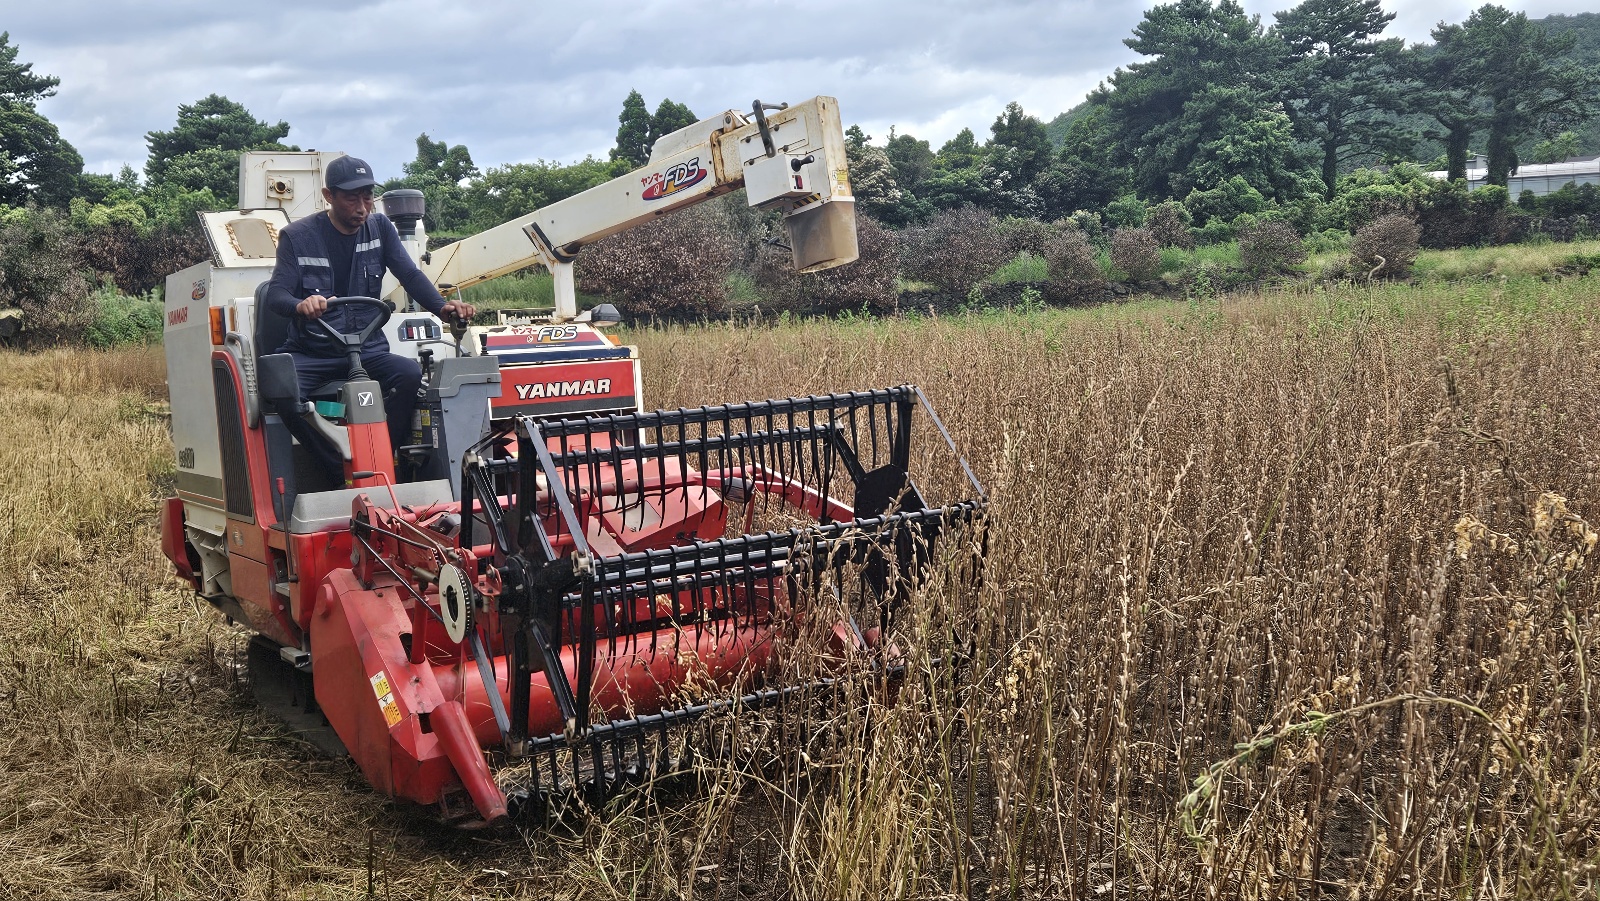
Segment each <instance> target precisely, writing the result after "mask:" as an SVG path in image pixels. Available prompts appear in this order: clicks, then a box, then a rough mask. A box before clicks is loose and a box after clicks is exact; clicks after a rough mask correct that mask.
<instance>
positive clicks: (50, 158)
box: [0, 31, 83, 206]
mask: <svg viewBox="0 0 1600 901" xmlns="http://www.w3.org/2000/svg"><path fill="white" fill-rule="evenodd" d="M18 52H19V48H18V47H17V46H16V45H14V44H12V43H11V34H10V32H3V31H0V204H3V205H7V206H21V205H22V204H25V203H27V202H28V201H30V200H32V201H35V202H38V203H42V204H46V205H51V206H60V205H64V204H66V202H67V201H68V200H70V199H71V198H72V196H73V195H74V194H75V193H76V191H77V188H78V178H79V175H80V173H82V172H83V157H81V156H79V155H78V151H77V150H75V149H73V146H72V145H71V144H69V143H67V141H66V140H65V139H63V138H62V137H61V132H60V131H58V130H57V129H56V127H55V125H54V124H53V123H51V121H50V120H49V119H46V118H45V117H43V116H41V115H39V113H38V112H37V111H36V110H35V104H36V103H37V102H38V101H39V100H41V99H43V98H45V97H50V96H53V95H54V94H55V92H56V87H57V86H58V85H59V84H61V79H59V78H56V77H55V76H53V75H38V74H35V73H34V71H33V64H32V63H19V62H17V54H18Z"/></svg>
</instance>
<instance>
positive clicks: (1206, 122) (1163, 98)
mask: <svg viewBox="0 0 1600 901" xmlns="http://www.w3.org/2000/svg"><path fill="white" fill-rule="evenodd" d="M1123 43H1125V44H1127V45H1128V46H1129V47H1130V48H1132V49H1133V50H1135V51H1137V52H1138V53H1140V54H1141V55H1143V56H1144V57H1146V59H1144V60H1143V61H1140V62H1137V63H1134V64H1132V65H1130V66H1128V67H1127V68H1126V69H1118V70H1117V71H1116V72H1115V73H1113V74H1112V76H1111V78H1110V79H1109V80H1108V82H1107V84H1105V85H1103V86H1102V87H1101V88H1100V89H1099V90H1098V91H1097V92H1096V94H1095V95H1094V97H1093V98H1092V99H1093V100H1094V101H1096V102H1099V103H1103V104H1105V106H1106V108H1107V119H1108V122H1107V124H1108V126H1109V128H1110V130H1111V132H1112V134H1113V136H1114V144H1113V146H1114V149H1115V156H1114V158H1113V162H1114V163H1119V164H1123V165H1127V166H1128V167H1129V168H1130V169H1131V170H1132V176H1133V181H1134V185H1135V187H1136V188H1137V190H1138V192H1139V194H1140V196H1142V197H1146V198H1151V199H1154V198H1164V197H1170V196H1174V195H1178V194H1183V193H1187V192H1188V190H1189V189H1191V188H1194V187H1203V186H1201V185H1198V184H1197V183H1196V182H1195V181H1194V179H1193V177H1192V176H1191V175H1190V174H1189V173H1190V167H1191V166H1192V165H1193V164H1194V163H1195V162H1196V160H1197V159H1200V158H1201V157H1203V156H1204V155H1205V148H1207V147H1208V146H1215V145H1216V144H1217V143H1218V142H1219V141H1223V140H1225V138H1226V137H1227V135H1229V134H1230V133H1231V132H1233V131H1235V130H1236V129H1237V128H1238V127H1239V126H1240V125H1241V124H1243V123H1246V122H1251V121H1254V120H1256V119H1257V118H1258V116H1257V113H1258V111H1261V110H1265V109H1269V108H1270V107H1272V106H1274V105H1275V101H1274V100H1272V99H1271V98H1270V96H1269V91H1268V90H1267V88H1268V87H1269V84H1268V80H1267V78H1266V75H1267V73H1269V72H1271V71H1272V70H1273V67H1274V65H1275V63H1276V61H1277V59H1278V58H1280V55H1281V53H1280V50H1279V47H1280V46H1281V45H1279V44H1277V43H1276V42H1275V41H1274V40H1272V39H1270V38H1269V37H1268V36H1267V35H1266V33H1265V32H1264V30H1263V29H1262V27H1261V21H1260V18H1259V17H1258V16H1249V15H1246V14H1245V12H1244V9H1243V8H1242V7H1241V6H1240V5H1239V4H1238V2H1236V0H1217V2H1215V3H1213V2H1212V0H1176V2H1173V3H1166V4H1162V5H1160V6H1156V7H1153V8H1151V9H1149V10H1146V11H1145V14H1144V19H1143V21H1141V22H1140V23H1139V25H1138V26H1136V27H1135V28H1134V36H1133V37H1132V38H1129V39H1127V40H1126V41H1124V42H1123ZM1258 187H1259V186H1258Z"/></svg>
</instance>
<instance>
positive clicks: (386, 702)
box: [372, 672, 402, 728]
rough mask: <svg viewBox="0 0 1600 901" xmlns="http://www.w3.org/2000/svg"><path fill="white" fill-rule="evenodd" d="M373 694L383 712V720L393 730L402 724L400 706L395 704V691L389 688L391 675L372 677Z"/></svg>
mask: <svg viewBox="0 0 1600 901" xmlns="http://www.w3.org/2000/svg"><path fill="white" fill-rule="evenodd" d="M372 694H373V695H374V696H375V697H377V699H378V709H380V710H382V711H383V720H384V722H386V723H388V724H389V727H390V728H393V727H394V726H395V725H396V724H397V723H399V722H400V720H401V719H402V717H401V716H400V705H399V704H396V703H395V700H394V691H393V690H392V689H390V688H389V675H388V674H387V673H381V672H380V673H378V674H377V675H375V676H373V677H372Z"/></svg>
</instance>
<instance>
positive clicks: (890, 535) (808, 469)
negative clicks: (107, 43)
mask: <svg viewBox="0 0 1600 901" xmlns="http://www.w3.org/2000/svg"><path fill="white" fill-rule="evenodd" d="M338 156H340V154H334V153H316V152H310V153H268V152H253V153H247V154H245V156H244V159H243V160H242V163H241V167H240V168H241V173H240V198H241V206H242V207H244V209H241V210H239V211H228V212H220V213H205V214H202V217H201V218H202V220H203V223H204V226H205V229H206V234H207V235H208V238H209V240H210V242H211V250H212V256H213V259H212V260H211V261H210V262H206V263H201V264H199V265H196V266H194V267H191V268H189V269H187V270H184V271H183V272H180V273H177V274H175V275H173V276H171V277H170V278H168V280H167V290H166V297H167V302H166V317H167V325H166V336H165V337H166V353H167V365H168V377H169V384H170V385H171V387H172V391H171V394H172V411H173V416H172V422H173V438H174V444H175V447H176V452H177V458H178V475H177V480H176V481H177V496H176V497H173V498H169V499H168V500H167V501H166V503H165V506H164V507H163V515H162V523H161V527H162V547H163V550H164V551H165V553H166V555H167V557H168V558H170V559H171V561H172V564H173V566H174V567H175V568H176V569H177V572H178V574H179V576H181V577H182V578H183V579H184V580H186V581H187V582H188V583H189V584H190V585H192V586H193V587H194V590H195V591H196V592H197V593H198V594H199V596H200V597H203V598H204V599H205V600H207V601H208V602H210V603H211V604H213V605H215V606H216V607H217V608H218V609H219V610H221V611H222V612H223V613H225V614H226V615H227V616H228V617H230V618H231V619H233V620H235V621H237V622H240V623H243V624H245V625H247V626H249V627H250V628H251V629H252V630H254V631H255V633H256V636H255V638H254V639H253V640H252V642H251V646H250V655H249V656H250V668H251V682H252V684H253V685H254V686H255V689H256V692H257V695H258V697H260V698H261V700H262V701H263V703H264V705H266V706H268V707H269V708H270V709H273V710H274V711H275V712H277V713H278V714H279V715H280V716H283V717H284V718H285V719H287V720H288V721H289V722H290V723H291V724H292V725H294V726H296V727H298V728H300V729H301V730H302V731H303V733H304V734H305V735H306V736H307V737H308V738H310V739H312V740H314V741H317V742H318V743H319V744H320V745H322V746H323V747H325V748H330V749H332V750H335V751H341V752H342V751H348V753H349V754H351V755H352V756H353V757H354V758H355V760H356V762H357V764H358V765H359V766H360V768H361V771H362V772H363V773H364V774H365V775H366V777H367V779H368V780H369V781H370V782H371V784H372V785H373V786H374V787H375V788H377V789H378V790H379V791H382V792H384V793H386V794H388V795H391V796H393V797H397V798H405V799H409V800H411V801H415V802H418V803H420V804H424V805H433V806H434V807H435V808H436V810H437V813H438V815H439V816H440V817H441V818H442V819H444V820H445V821H447V822H452V823H455V824H458V825H476V824H487V823H494V822H497V821H500V820H502V819H504V818H505V817H507V815H508V813H509V811H510V810H511V809H512V808H514V807H515V806H516V805H517V803H518V802H519V801H521V800H524V799H526V798H527V797H529V796H532V795H535V794H543V793H550V792H569V791H573V790H578V789H593V788H594V787H595V786H600V787H602V788H603V787H604V786H606V785H609V784H612V783H615V782H617V781H619V780H622V779H624V778H626V777H628V776H629V775H638V774H640V773H647V772H650V771H651V770H652V769H653V768H654V767H655V766H656V764H657V761H656V759H655V756H653V755H652V752H651V750H650V749H651V748H655V749H656V751H655V755H659V753H660V750H659V749H660V747H662V746H663V743H661V742H659V741H654V739H656V738H658V737H659V736H660V735H662V734H665V733H666V732H667V731H668V730H669V729H671V728H672V727H673V726H675V725H680V724H685V723H688V722H690V721H692V720H694V719H695V718H697V717H699V716H701V715H703V714H706V713H711V712H717V711H739V710H744V709H749V708H753V707H758V706H761V705H763V704H768V703H772V702H774V701H777V700H780V699H782V698H783V697H785V696H786V695H788V694H789V693H792V692H795V691H799V690H804V689H805V688H807V687H808V686H809V685H811V684H814V682H806V681H803V680H794V679H789V677H783V676H780V675H779V671H780V668H779V667H778V663H779V662H780V661H781V660H782V659H783V657H784V655H785V653H788V652H789V651H790V650H793V649H794V648H795V647H796V645H795V644H794V643H793V642H792V641H791V639H792V638H793V636H795V635H796V634H797V633H799V632H800V631H803V628H802V627H806V628H809V629H811V631H813V632H816V631H818V629H820V631H821V632H822V634H824V635H826V636H829V640H828V641H826V642H825V643H823V644H822V646H821V647H822V652H821V654H820V655H819V660H818V662H820V664H821V667H820V668H821V669H822V670H823V671H824V672H825V671H826V670H827V665H828V663H829V662H830V661H840V660H843V659H845V658H847V657H850V656H852V655H857V656H861V657H862V658H863V659H867V660H874V661H876V665H878V666H880V667H884V668H892V666H893V661H892V660H890V659H887V658H889V657H891V656H892V654H890V653H887V649H886V648H885V647H884V644H885V642H884V641H882V640H881V636H882V635H883V634H884V632H883V628H884V626H885V625H886V624H888V623H889V612H890V610H891V608H892V607H893V606H894V604H895V603H896V601H897V600H898V599H899V598H901V597H904V596H906V594H907V593H908V592H909V590H910V589H911V588H912V587H914V586H915V584H916V583H917V582H918V580H919V579H920V578H921V575H922V571H923V569H924V568H925V566H926V564H927V562H928V560H929V559H930V557H929V554H930V551H931V548H932V547H933V545H934V542H935V539H936V538H937V536H939V535H940V533H941V532H942V531H943V530H945V529H947V528H948V527H950V526H951V525H952V524H954V523H957V522H961V521H965V520H968V519H970V518H972V517H973V516H974V515H975V514H977V513H978V512H979V511H980V510H981V509H982V505H983V492H982V489H981V487H980V486H979V485H978V483H977V481H976V479H975V478H973V476H972V473H971V471H970V469H968V468H967V467H966V463H965V461H963V460H962V459H961V457H960V455H959V454H958V453H957V451H956V448H955V446H954V445H953V443H952V442H951V440H950V437H949V435H948V434H947V433H946V432H945V431H944V428H943V426H942V425H941V424H940V423H939V421H938V419H937V417H936V416H935V415H934V413H933V411H932V409H931V408H930V407H929V405H928V402H927V400H926V398H924V397H923V396H922V394H921V393H920V392H919V391H918V390H917V389H916V388H915V387H910V386H903V387H897V388H889V389H880V390H871V391H855V392H849V393H838V394H826V395H819V396H811V397H801V398H790V399H787V400H768V401H760V402H756V403H741V404H734V405H726V406H708V407H699V408H694V409H679V410H663V411H657V412H644V410H643V407H642V406H641V405H640V395H641V390H640V375H639V361H638V355H637V352H636V350H635V349H634V348H632V347H626V346H620V345H619V344H618V343H617V342H615V341H613V340H611V339H609V338H608V337H607V336H606V335H605V334H604V333H603V332H601V331H600V328H601V327H602V326H603V325H605V324H608V322H615V321H617V319H618V318H619V317H618V316H617V315H616V312H615V310H612V309H610V308H609V307H600V308H597V309H596V310H595V311H591V313H586V314H584V315H582V316H579V315H576V313H577V311H576V303H575V294H574V288H573V277H572V265H573V261H574V259H575V258H576V257H577V256H578V254H579V252H580V250H581V249H582V248H583V247H584V246H585V245H588V244H590V243H592V242H594V241H597V240H599V239H600V238H603V237H605V236H607V235H611V234H615V233H617V232H620V231H623V230H625V229H628V228H631V227H633V226H636V225H639V224H642V223H644V222H647V221H649V220H651V219H654V218H656V217H658V216H663V215H668V214H670V213H672V212H674V211H677V210H682V209H684V208H687V207H689V206H692V205H694V204H696V203H699V202H701V201H704V200H707V199H709V198H711V197H715V196H718V195H721V194H725V193H728V192H730V191H733V190H735V189H737V188H740V187H743V188H744V189H745V190H746V192H747V195H748V198H749V202H750V204H751V205H752V206H755V207H758V208H761V209H764V210H778V211H781V212H782V214H783V216H784V221H785V223H786V224H787V227H788V233H789V237H790V242H791V250H792V252H793V255H794V264H795V266H796V267H797V268H798V269H800V270H801V271H815V270H821V269H827V268H830V267H833V266H839V265H843V264H846V263H849V262H851V261H852V260H854V259H855V258H856V240H855V214H854V208H853V206H854V204H853V201H852V198H851V195H850V186H849V181H848V174H847V169H846V165H845V155H844V142H843V133H842V130H841V128H840V120H839V112H838V107H837V104H836V102H835V101H834V100H833V99H832V98H829V97H816V98H813V99H812V100H809V101H807V102H805V103H802V104H799V105H796V106H788V107H772V106H766V105H763V104H761V103H759V102H757V103H756V104H755V105H754V107H753V109H752V111H751V113H750V114H749V115H745V114H741V113H738V112H734V111H729V112H727V113H724V114H722V115H719V116H716V117H713V118H710V119H706V120H703V121H701V122H699V123H696V124H695V125H692V126H689V127H688V128H685V129H683V130H681V131H678V132H676V133H674V134H671V135H668V136H666V137H664V138H662V139H661V140H659V141H658V142H657V143H656V145H655V147H654V149H653V154H652V156H651V159H650V162H649V163H648V164H647V165H646V166H645V167H644V168H643V169H640V170H638V171H636V172H634V173H632V174H630V175H626V176H623V177H620V178H617V179H615V180H614V181H611V182H609V183H607V184H603V185H600V186H598V187H595V188H592V189H590V190H588V191H586V192H584V193H582V194H579V195H576V196H574V197H571V198H569V199H567V200H563V201H561V202H559V203H555V204H551V205H550V206H548V207H546V208H544V209H541V210H538V211H536V212H533V213H530V214H528V215H525V216H523V217H521V218H519V219H516V220H514V221H511V222H507V223H505V224H503V225H501V226H499V227H497V228H494V229H491V230H489V231H487V232H484V233H482V234H479V235H476V236H474V237H472V238H468V239H466V240H464V241H461V242H458V243H456V244H452V245H449V246H447V247H444V248H441V249H439V250H436V251H434V252H432V253H431V254H430V253H428V252H427V251H426V250H425V248H426V238H425V235H424V233H423V229H422V226H421V218H422V213H423V207H422V203H421V196H420V194H419V192H415V191H391V192H389V193H388V194H386V195H385V196H384V198H383V203H384V207H385V210H386V212H387V213H388V215H389V217H390V218H391V219H393V220H394V222H395V223H396V225H397V226H398V228H399V230H400V234H401V235H402V240H403V241H405V242H406V243H407V245H408V248H409V249H410V252H411V253H412V255H413V257H414V258H415V259H416V260H417V261H418V263H419V265H420V266H421V267H422V268H423V270H424V271H425V272H426V273H427V274H428V275H429V277H430V278H432V279H433V280H434V282H435V284H437V285H438V286H439V288H440V290H441V291H444V292H446V293H449V292H456V291H459V290H461V289H462V288H465V287H467V286H469V285H472V284H475V283H477V282H481V281H484V280H486V279H489V278H493V277H495V276H498V275H504V274H507V273H511V272H516V271H518V270H521V269H524V268H526V267H528V266H530V265H533V264H540V265H543V266H545V267H547V268H548V269H549V270H550V272H551V273H553V275H554V283H555V288H556V307H555V311H554V313H553V314H545V315H542V316H526V315H525V316H521V317H506V316H502V321H501V324H500V325H497V326H488V327H473V328H466V327H464V325H463V324H460V323H456V324H453V325H452V326H451V327H450V328H449V330H448V334H449V335H450V336H451V337H450V338H448V339H447V338H446V334H447V330H446V328H445V324H444V323H441V322H440V321H439V320H438V319H437V318H435V317H433V316H432V315H430V314H428V313H426V312H424V311H421V310H420V309H419V308H418V307H416V306H415V305H414V304H410V303H409V302H408V301H407V299H406V298H405V297H404V294H403V293H402V292H400V291H399V289H397V288H394V287H393V286H392V285H391V284H386V286H385V288H386V292H387V299H378V298H341V299H339V300H337V301H334V303H345V304H370V305H376V306H379V307H380V308H381V311H382V316H380V317H379V320H378V321H376V322H375V323H374V326H373V328H383V329H384V330H385V333H386V334H387V336H388V339H389V344H390V347H391V349H392V350H393V351H394V352H396V353H403V354H407V355H410V356H412V357H413V358H416V359H418V360H419V361H420V362H421V363H422V366H423V371H424V375H425V379H424V385H423V400H422V402H421V403H420V404H419V410H418V414H417V419H416V422H415V424H414V430H413V431H414V435H415V440H414V441H413V442H412V444H411V445H409V446H406V447H401V448H398V449H391V448H390V446H389V438H388V434H387V431H386V427H385V417H384V412H383V409H384V408H383V403H382V398H381V396H380V392H379V386H378V384H377V383H376V382H373V381H370V380H367V379H366V378H365V375H364V373H362V372H361V371H360V369H359V367H358V366H356V364H357V363H358V361H359V354H358V349H359V347H360V345H361V343H362V339H363V337H364V336H362V335H343V336H338V340H341V341H343V342H345V346H347V347H349V348H352V349H353V350H352V355H351V362H352V372H351V378H349V379H347V380H345V381H343V382H341V383H331V384H329V385H327V386H324V388H323V389H320V390H319V391H318V392H316V395H317V396H318V397H323V396H325V397H327V398H331V399H330V400H317V401H316V402H314V403H312V402H301V401H300V400H299V398H298V393H297V391H296V387H295V385H296V379H295V371H294V362H293V359H292V358H291V357H289V356H288V355H286V354H276V353H274V352H273V351H274V350H275V349H276V348H277V347H278V346H279V344H280V343H281V342H282V340H283V333H284V329H285V326H286V323H285V322H283V321H282V320H281V319H279V318H278V317H275V316H272V315H269V314H267V313H266V311H265V309H264V305H262V304H260V303H259V299H260V297H262V296H263V293H264V290H265V288H264V284H265V282H266V280H267V278H268V277H269V276H270V273H271V267H272V264H273V260H274V256H275V253H276V241H277V234H278V232H279V231H280V230H281V229H282V228H283V227H284V226H286V225H287V224H288V223H289V222H290V221H291V220H294V219H297V218H300V217H303V216H308V215H315V214H318V213H320V212H321V210H322V209H323V208H324V207H323V205H322V202H321V196H320V188H321V186H322V170H323V167H324V166H325V165H326V164H327V163H329V162H331V161H332V160H333V159H335V158H337V157H338ZM391 313H392V315H391ZM320 321H322V322H324V323H326V322H327V320H326V319H324V320H320ZM329 331H330V332H331V331H332V329H331V328H329ZM295 416H299V417H304V418H305V419H307V420H308V421H309V422H310V424H311V425H312V427H313V428H314V429H315V430H316V431H317V432H318V433H320V434H321V435H322V436H323V437H324V438H325V440H327V441H328V442H330V443H331V444H332V445H333V446H336V447H337V448H338V449H339V452H340V455H341V456H342V457H343V459H344V467H345V470H344V473H343V478H342V479H339V478H336V477H334V476H333V475H332V474H330V473H326V472H323V471H322V470H321V469H320V468H319V467H318V466H317V465H316V464H315V462H314V457H313V455H312V454H311V453H309V452H308V451H307V449H305V448H303V447H301V446H300V445H298V444H297V443H296V442H295V440H294V439H293V438H292V437H291V436H290V433H289V431H288V428H287V426H286V425H285V420H286V419H287V418H288V417H295ZM914 445H917V446H916V447H914ZM930 485H936V486H941V487H942V488H944V489H946V490H950V491H952V492H957V493H960V494H967V493H968V492H969V491H970V494H968V496H967V497H965V498H964V499H957V500H953V501H946V502H940V501H937V500H935V499H933V498H930V497H928V496H925V494H924V492H925V491H926V490H928V486H930ZM819 597H820V598H825V599H826V601H827V603H819V602H818V601H817V598H819ZM851 610H854V611H856V613H855V614H854V615H852V613H851V612H850V611H851ZM788 671H790V672H793V671H798V670H797V669H796V668H793V667H791V668H790V670H788ZM826 678H827V677H826V675H824V676H822V677H821V681H823V682H825V681H826ZM647 739H651V740H652V741H649V742H647ZM513 772H515V773H516V774H517V775H516V777H515V778H513V777H512V775H511V774H513ZM497 777H498V778H497Z"/></svg>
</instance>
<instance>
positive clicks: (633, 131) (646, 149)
mask: <svg viewBox="0 0 1600 901" xmlns="http://www.w3.org/2000/svg"><path fill="white" fill-rule="evenodd" d="M617 123H618V124H617V146H615V147H613V148H611V159H613V160H621V161H622V162H624V163H627V164H628V168H630V169H637V168H639V167H640V166H643V165H644V164H645V163H647V162H649V160H650V143H651V142H650V108H649V107H647V106H645V105H644V96H643V95H641V94H640V93H639V92H638V91H629V92H628V96H627V98H626V99H624V100H623V101H622V112H621V113H619V114H618V115H617Z"/></svg>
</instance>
